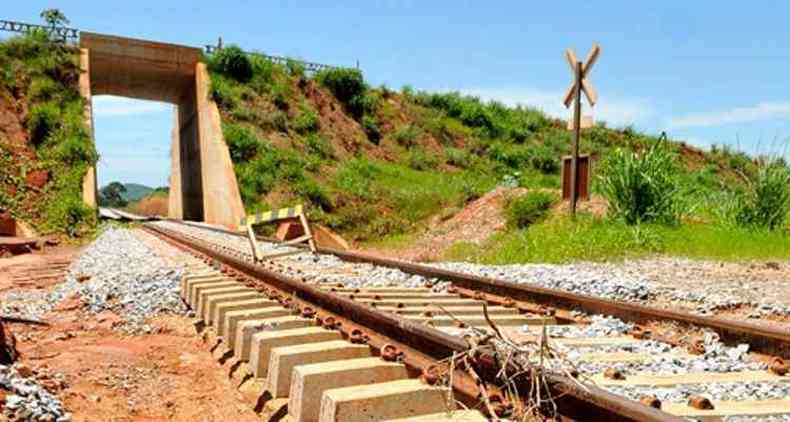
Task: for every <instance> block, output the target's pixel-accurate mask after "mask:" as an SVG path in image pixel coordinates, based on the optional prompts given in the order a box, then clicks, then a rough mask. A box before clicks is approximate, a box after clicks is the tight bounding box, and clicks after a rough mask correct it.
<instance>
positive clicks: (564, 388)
mask: <svg viewBox="0 0 790 422" xmlns="http://www.w3.org/2000/svg"><path fill="white" fill-rule="evenodd" d="M145 228H146V229H147V230H149V231H151V232H152V233H154V234H156V235H158V236H160V237H164V238H166V239H169V240H171V241H173V242H174V243H176V244H181V245H186V246H188V248H190V249H192V250H195V251H197V252H199V253H201V254H203V255H206V256H208V257H210V258H211V259H214V260H216V261H218V262H220V263H221V264H222V265H226V266H228V267H230V268H232V270H234V271H238V272H240V273H243V274H244V275H246V276H248V277H252V278H254V279H257V280H260V281H264V282H265V283H267V284H270V285H272V286H274V287H275V288H277V289H278V290H281V291H284V292H287V293H288V294H291V295H292V297H293V298H294V299H295V300H297V301H300V302H304V303H306V304H312V305H314V306H318V307H320V308H322V309H324V310H326V311H328V312H329V313H330V315H331V316H333V317H335V318H340V319H341V320H342V321H344V323H345V324H344V325H346V327H345V328H343V327H342V325H341V327H340V329H341V330H346V334H348V332H349V331H351V330H352V329H353V328H362V329H364V330H366V334H368V335H369V336H370V342H369V344H370V345H371V346H373V347H374V348H381V347H382V346H383V345H384V344H386V343H387V342H388V343H390V344H396V345H398V347H399V348H403V349H404V350H408V352H407V353H406V356H405V359H404V363H405V364H407V366H410V367H412V368H414V369H418V370H420V369H424V368H426V367H427V366H430V365H432V364H434V363H435V362H436V361H437V360H441V359H446V358H449V357H451V356H452V353H453V352H465V351H467V350H469V345H468V344H467V343H466V342H465V341H464V340H463V339H461V338H459V337H457V336H452V335H449V334H445V333H443V332H441V331H439V330H436V329H434V328H432V327H428V326H424V325H421V324H416V323H413V322H411V321H407V320H405V319H403V318H401V317H400V316H397V315H394V314H390V313H385V312H381V311H379V310H376V309H375V308H371V307H369V306H365V305H362V304H359V303H357V302H354V301H353V300H350V299H346V298H343V297H339V296H337V295H334V294H332V293H329V292H326V291H323V290H321V289H319V288H317V287H315V286H312V285H310V284H307V283H305V282H303V281H300V280H297V279H294V278H291V277H288V276H285V275H283V274H280V273H276V272H273V271H270V270H268V269H266V268H264V267H262V266H260V265H256V264H253V263H251V262H249V261H246V260H243V259H240V258H239V257H237V256H233V255H231V254H228V253H223V252H219V251H216V250H214V249H212V248H211V247H209V246H207V242H205V241H198V240H197V239H194V238H191V236H187V235H183V234H180V233H175V232H173V231H171V230H167V229H162V228H159V227H156V226H152V225H146V226H145ZM493 372H494V373H495V372H497V371H493ZM484 375H486V374H484ZM545 376H546V381H547V384H548V387H549V389H550V391H551V393H552V394H553V395H554V396H556V399H555V401H556V403H557V405H558V408H559V412H560V414H561V415H562V416H563V418H565V419H570V420H604V421H607V420H608V421H680V420H682V419H681V418H677V417H675V416H673V415H670V414H668V413H665V412H662V411H660V410H658V409H654V408H652V407H649V406H646V405H644V404H642V403H639V402H636V401H632V400H628V399H626V398H624V397H621V396H618V395H615V394H612V393H610V392H608V391H606V390H604V389H602V388H599V387H596V386H593V385H587V384H585V385H581V384H579V383H578V382H577V381H575V380H572V379H570V378H567V377H565V376H562V375H556V374H546V375H545ZM486 378H487V379H486V381H488V382H491V383H492V384H496V382H495V380H494V379H490V378H489V377H486ZM522 379H524V382H523V383H520V384H521V385H520V386H519V387H520V388H519V391H528V388H529V384H528V377H523V378H522ZM453 381H454V384H453V388H454V391H455V392H456V394H459V395H460V396H461V397H460V398H461V399H462V401H463V402H465V403H470V401H471V402H479V391H480V390H479V387H478V386H477V385H476V384H475V382H474V381H473V380H471V379H470V377H468V375H466V373H464V372H463V371H460V370H459V371H458V372H456V373H454V375H453Z"/></svg>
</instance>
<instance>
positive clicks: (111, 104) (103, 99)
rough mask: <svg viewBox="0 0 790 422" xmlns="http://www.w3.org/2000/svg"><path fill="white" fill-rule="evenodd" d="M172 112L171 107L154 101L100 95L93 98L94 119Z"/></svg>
mask: <svg viewBox="0 0 790 422" xmlns="http://www.w3.org/2000/svg"><path fill="white" fill-rule="evenodd" d="M170 110H172V106H171V105H169V104H165V103H158V102H154V101H143V100H135V99H132V98H125V97H115V96H111V95H102V96H98V97H94V98H93V115H94V117H112V116H131V115H138V114H148V113H161V112H165V111H170Z"/></svg>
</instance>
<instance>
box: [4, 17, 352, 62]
mask: <svg viewBox="0 0 790 422" xmlns="http://www.w3.org/2000/svg"><path fill="white" fill-rule="evenodd" d="M34 30H43V31H46V32H47V33H48V34H49V35H50V38H52V39H53V40H54V41H61V42H64V43H65V42H69V41H72V42H74V43H77V42H78V41H79V39H80V30H79V29H76V28H68V27H65V26H46V25H36V24H33V23H25V22H16V21H9V20H2V19H0V31H6V32H15V33H18V34H27V33H30V32H32V31H34ZM221 48H222V46H221V44H220V45H219V46H216V45H206V46H205V47H204V50H205V52H206V54H213V53H215V52H216V51H217V50H219V49H221ZM244 53H245V54H252V55H255V56H260V57H263V58H265V59H266V60H269V61H271V62H272V63H277V64H282V65H285V64H288V62H296V63H298V64H300V65H302V66H304V69H305V71H307V72H320V71H322V70H327V69H339V68H340V67H339V66H332V65H328V64H323V63H315V62H308V61H304V60H297V59H292V58H288V57H283V56H271V55H268V54H264V53H258V52H251V51H245V52H244ZM357 69H359V63H358V62H357Z"/></svg>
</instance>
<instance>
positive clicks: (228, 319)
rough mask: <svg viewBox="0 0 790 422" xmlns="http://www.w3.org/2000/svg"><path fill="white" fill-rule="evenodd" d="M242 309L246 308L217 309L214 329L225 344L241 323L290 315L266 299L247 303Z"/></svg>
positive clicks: (287, 311)
mask: <svg viewBox="0 0 790 422" xmlns="http://www.w3.org/2000/svg"><path fill="white" fill-rule="evenodd" d="M242 307H246V309H236V310H229V311H226V309H231V308H230V307H227V308H226V307H224V306H220V307H218V308H217V311H218V312H217V316H218V317H217V320H216V324H215V325H214V328H215V329H216V330H217V335H218V336H221V337H222V339H223V340H224V341H225V342H226V343H229V342H230V340H231V339H232V338H233V337H235V335H236V326H237V324H238V323H239V322H241V321H248V320H251V319H264V318H274V317H281V316H287V315H289V314H290V313H291V312H290V311H289V310H288V309H285V308H283V307H282V306H281V305H280V304H279V303H277V302H275V301H270V300H268V299H266V301H265V302H264V301H261V300H259V301H258V304H255V303H249V304H248V305H242Z"/></svg>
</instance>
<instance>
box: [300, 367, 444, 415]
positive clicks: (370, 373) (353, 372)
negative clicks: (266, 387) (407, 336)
mask: <svg viewBox="0 0 790 422" xmlns="http://www.w3.org/2000/svg"><path fill="white" fill-rule="evenodd" d="M408 376H409V374H408V371H407V370H406V367H405V366H404V365H403V364H400V363H396V362H386V361H384V360H382V359H380V358H378V357H372V358H357V359H348V360H338V361H330V362H322V363H313V364H308V365H300V366H296V367H294V369H293V372H292V379H291V391H290V394H289V397H288V414H289V415H290V416H291V417H292V418H293V419H294V421H296V422H318V420H319V415H320V414H321V398H322V397H323V395H324V393H325V392H326V391H329V390H331V389H338V388H344V387H350V386H360V385H366V384H372V383H383V382H387V381H394V380H403V379H407V378H408ZM426 413H433V412H426ZM333 420H343V419H333Z"/></svg>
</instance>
